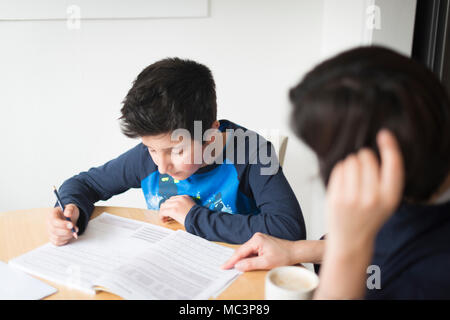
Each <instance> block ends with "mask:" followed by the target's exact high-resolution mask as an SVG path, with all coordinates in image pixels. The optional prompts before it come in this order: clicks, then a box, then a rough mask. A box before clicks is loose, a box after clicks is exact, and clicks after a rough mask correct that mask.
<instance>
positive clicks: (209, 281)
mask: <svg viewBox="0 0 450 320" xmlns="http://www.w3.org/2000/svg"><path fill="white" fill-rule="evenodd" d="M233 251H234V250H233V249H231V248H227V247H224V246H221V245H218V244H215V243H212V242H209V241H207V240H205V239H202V238H200V237H197V236H194V235H191V234H189V233H187V232H184V231H177V232H176V233H174V234H171V235H170V236H168V237H166V238H164V239H162V240H161V241H159V242H158V244H157V245H156V246H153V247H151V248H149V249H148V250H145V251H143V252H141V253H140V255H139V256H137V257H135V258H134V259H132V260H130V261H129V263H127V264H125V265H122V266H120V267H119V268H117V269H115V270H114V271H113V272H111V273H109V274H108V275H106V276H105V277H103V278H101V279H99V280H98V281H97V282H96V283H97V284H99V285H101V286H102V287H106V288H109V289H111V290H112V291H113V292H118V294H119V295H120V296H122V297H124V298H126V299H167V300H169V299H184V300H186V299H207V298H209V297H210V296H212V295H214V294H216V293H217V292H220V291H221V290H222V289H223V287H224V286H225V285H227V284H229V283H230V282H231V281H232V280H233V279H235V278H236V277H237V276H238V275H239V274H240V272H238V271H236V270H222V269H221V268H220V266H221V265H222V264H223V263H224V262H225V261H227V260H228V259H229V258H230V256H231V255H232V254H233Z"/></svg>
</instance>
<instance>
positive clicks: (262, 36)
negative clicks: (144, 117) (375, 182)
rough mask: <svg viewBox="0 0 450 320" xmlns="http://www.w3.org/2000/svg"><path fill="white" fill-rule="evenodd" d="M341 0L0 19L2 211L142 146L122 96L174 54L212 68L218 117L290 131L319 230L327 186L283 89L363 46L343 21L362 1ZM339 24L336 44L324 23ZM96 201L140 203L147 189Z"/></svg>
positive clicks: (296, 180)
mask: <svg viewBox="0 0 450 320" xmlns="http://www.w3.org/2000/svg"><path fill="white" fill-rule="evenodd" d="M334 1H336V0H334ZM341 1H344V0H339V3H341V5H338V6H336V2H335V3H334V4H333V3H332V2H333V1H331V0H303V1H300V0H283V1H273V0H264V1H262V0H246V1H239V0H211V1H210V11H209V12H210V14H209V17H208V18H190V19H182V18H179V19H148V20H106V21H105V20H103V21H92V20H89V21H81V29H79V30H69V29H67V27H66V21H21V22H18V21H16V22H0V40H1V50H0V88H1V89H0V90H1V102H0V115H1V119H2V121H1V126H0V137H1V138H0V152H1V156H0V211H9V210H16V209H27V208H35V207H49V206H52V205H53V203H54V200H55V199H54V195H53V193H52V186H53V185H60V184H61V183H62V182H63V181H64V180H65V179H67V178H68V177H70V176H72V175H74V174H77V173H79V172H80V171H84V170H87V169H89V168H90V167H92V166H97V165H101V164H103V163H104V162H106V161H107V160H110V159H112V158H113V157H116V156H118V155H119V154H121V153H122V152H124V151H126V150H127V149H129V148H131V147H132V146H134V145H135V144H137V143H138V141H137V140H130V139H128V138H126V137H125V136H123V135H122V134H121V132H120V130H119V125H118V121H117V118H118V117H119V116H120V111H119V110H120V108H121V101H122V100H123V98H124V97H125V95H126V93H127V91H128V90H129V88H130V87H131V83H132V81H133V80H134V78H135V77H136V75H137V74H138V73H139V72H140V71H141V70H142V69H143V68H144V67H145V66H147V65H149V64H151V63H152V62H154V61H156V60H158V59H161V58H164V57H168V56H179V57H183V58H190V59H194V60H197V61H199V62H202V63H204V64H206V65H208V66H209V67H210V69H211V70H212V72H213V74H214V77H215V79H216V85H217V95H218V107H219V110H218V113H219V118H226V119H230V120H232V121H235V122H237V123H239V124H241V125H243V126H246V127H248V128H251V129H262V130H264V129H278V130H280V132H281V133H283V134H286V135H289V136H290V138H289V143H288V148H287V155H286V159H285V165H284V171H285V174H286V176H287V178H288V180H289V181H290V183H291V185H292V187H293V189H294V191H295V193H296V195H297V197H298V199H299V201H300V204H301V206H302V209H303V212H304V216H305V219H306V222H307V229H308V238H310V239H316V238H318V237H319V236H320V235H321V234H322V233H323V232H324V230H325V229H324V218H323V202H324V190H323V187H322V186H321V183H320V180H319V179H318V178H317V177H318V175H317V164H316V160H315V157H314V155H313V154H312V153H311V152H310V151H309V150H308V149H307V148H306V147H305V146H304V145H303V144H302V143H300V142H299V141H298V140H297V139H296V138H295V137H294V136H293V135H292V133H291V131H290V129H289V126H288V116H289V112H290V106H289V103H288V99H287V91H288V89H289V88H290V87H292V86H293V85H294V84H296V83H297V82H298V81H299V80H300V78H301V77H302V75H303V74H304V73H305V72H306V71H308V70H309V69H310V68H311V67H312V66H313V65H314V64H316V63H318V62H319V60H320V59H321V58H323V57H325V56H327V55H329V54H331V52H332V51H333V50H338V49H339V50H340V49H345V48H348V47H351V46H354V45H359V44H361V43H363V42H362V38H361V37H360V36H359V35H360V34H362V33H363V31H357V32H355V33H354V34H351V33H347V32H345V31H344V30H345V29H347V30H348V25H347V23H355V21H357V23H359V24H360V25H361V21H363V19H364V11H363V12H362V11H361V10H363V9H364V6H362V5H352V3H353V4H355V1H359V0H345V1H347V2H348V1H350V2H352V3H350V2H348V3H347V5H343V4H342V3H343V2H341ZM361 1H362V2H364V3H366V0H361ZM344 9H345V10H344ZM344 11H345V12H346V13H345V15H346V18H345V19H344V20H342V19H336V16H335V15H336V14H338V13H339V12H341V13H342V12H344ZM338 27H342V28H343V29H342V31H341V33H340V34H338V38H337V39H336V38H335V36H334V35H333V38H335V39H334V40H333V42H332V43H331V42H330V41H331V38H330V36H331V35H332V33H330V32H327V30H328V31H330V30H333V29H336V28H338ZM336 30H338V29H336ZM381 40H382V39H381ZM381 40H380V41H381ZM98 204H108V205H120V206H130V207H145V201H144V199H143V196H142V194H141V191H140V190H131V191H129V192H126V193H125V194H123V195H120V196H117V197H114V198H112V199H111V200H109V201H107V202H106V203H102V202H100V203H98Z"/></svg>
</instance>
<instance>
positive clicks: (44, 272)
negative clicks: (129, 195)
mask: <svg viewBox="0 0 450 320" xmlns="http://www.w3.org/2000/svg"><path fill="white" fill-rule="evenodd" d="M171 233H174V231H172V230H170V229H167V228H163V227H160V226H156V225H152V224H150V223H145V222H140V221H136V220H132V219H126V218H122V217H118V216H115V215H111V214H108V213H102V214H101V215H100V216H98V217H97V218H95V219H93V220H91V221H90V222H89V225H88V227H87V229H86V231H85V233H84V234H83V235H81V236H80V237H79V238H78V240H74V241H71V242H70V243H68V244H66V245H64V246H60V247H57V246H54V245H53V244H51V243H47V244H45V245H43V246H41V247H39V248H37V249H35V250H32V251H30V252H28V253H26V254H24V255H21V256H19V257H17V258H14V259H12V260H10V261H9V264H10V265H11V266H13V267H16V268H19V269H21V270H23V271H25V272H28V273H30V274H33V275H36V276H38V277H41V278H44V279H47V280H50V281H53V282H56V283H60V284H63V285H66V286H68V287H71V288H76V289H79V290H82V291H85V292H88V293H91V294H94V293H95V290H94V289H93V287H92V286H93V283H94V280H96V279H98V278H100V277H101V276H103V275H104V274H106V273H108V272H111V271H112V270H113V269H115V268H117V267H119V266H120V265H121V264H122V263H124V261H128V260H130V259H132V258H133V257H135V256H136V255H138V254H139V252H141V251H142V250H146V249H148V248H149V247H151V246H153V245H154V243H156V242H157V241H159V240H160V239H163V238H164V237H166V236H168V235H169V234H171Z"/></svg>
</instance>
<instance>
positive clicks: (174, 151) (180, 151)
mask: <svg viewBox="0 0 450 320" xmlns="http://www.w3.org/2000/svg"><path fill="white" fill-rule="evenodd" d="M172 153H173V154H179V155H181V154H183V149H172Z"/></svg>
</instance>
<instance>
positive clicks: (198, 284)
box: [9, 213, 240, 300]
mask: <svg viewBox="0 0 450 320" xmlns="http://www.w3.org/2000/svg"><path fill="white" fill-rule="evenodd" d="M233 251H234V250H233V249H231V248H227V247H224V246H222V245H219V244H216V243H213V242H210V241H207V240H205V239H202V238H200V237H197V236H194V235H192V234H189V233H187V232H185V231H181V230H178V231H173V230H170V229H167V228H163V227H160V226H156V225H152V224H149V223H145V222H140V221H136V220H132V219H126V218H122V217H118V216H114V215H111V214H108V213H102V214H101V215H100V216H98V217H97V218H95V219H93V220H91V221H90V222H89V226H88V228H87V229H86V232H85V233H84V234H83V235H82V236H80V237H79V239H78V240H76V241H72V242H71V243H69V244H67V245H65V246H61V247H57V246H54V245H52V244H51V243H47V244H45V245H43V246H41V247H39V248H37V249H35V250H32V251H30V252H28V253H26V254H24V255H21V256H19V257H17V258H14V259H12V260H10V261H9V264H10V265H11V266H12V267H15V268H19V269H21V270H23V271H25V272H27V273H30V274H32V275H35V276H38V277H41V278H44V279H47V280H50V281H53V282H56V283H60V284H63V285H66V286H69V287H71V288H76V289H79V290H83V291H86V292H89V293H92V294H94V293H95V292H96V291H101V290H103V291H108V292H111V293H114V294H116V295H118V296H120V297H122V298H125V299H167V300H169V299H170V300H171V299H208V298H209V297H211V296H215V295H216V294H218V293H219V292H221V291H222V290H223V288H225V287H226V286H227V285H228V284H229V283H231V281H233V280H234V279H235V278H236V277H237V276H238V275H239V274H240V272H238V271H236V270H222V269H220V266H221V265H222V264H223V263H224V262H225V261H226V260H227V259H228V258H229V257H230V256H231V255H232V254H233Z"/></svg>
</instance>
